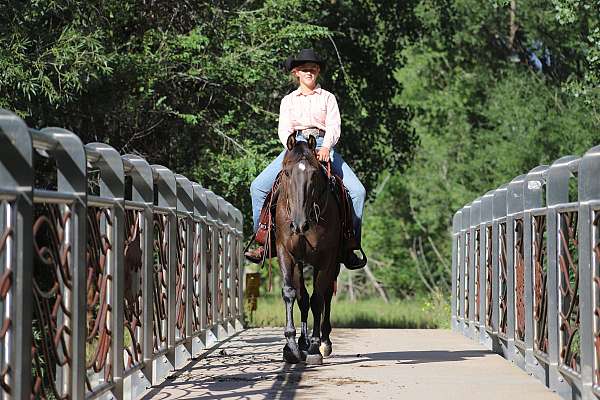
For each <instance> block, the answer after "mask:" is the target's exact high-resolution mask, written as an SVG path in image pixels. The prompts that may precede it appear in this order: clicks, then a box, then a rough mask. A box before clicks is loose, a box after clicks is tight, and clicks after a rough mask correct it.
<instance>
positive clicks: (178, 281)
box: [175, 217, 189, 339]
mask: <svg viewBox="0 0 600 400" xmlns="http://www.w3.org/2000/svg"><path fill="white" fill-rule="evenodd" d="M188 230H189V226H188V221H187V218H185V217H178V218H177V269H176V270H175V272H176V273H175V288H176V289H175V296H176V297H175V298H176V310H177V311H176V312H177V315H176V321H175V327H176V337H177V339H181V338H185V335H186V332H185V328H186V326H185V317H186V292H187V290H188V289H187V287H186V282H185V276H186V272H187V268H188V267H189V266H188V265H186V264H187V262H186V252H187V246H188V244H187V240H186V237H187V235H188Z"/></svg>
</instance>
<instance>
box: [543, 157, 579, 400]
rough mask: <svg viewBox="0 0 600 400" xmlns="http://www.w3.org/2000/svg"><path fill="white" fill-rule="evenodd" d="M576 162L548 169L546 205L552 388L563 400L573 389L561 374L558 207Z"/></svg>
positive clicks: (558, 163)
mask: <svg viewBox="0 0 600 400" xmlns="http://www.w3.org/2000/svg"><path fill="white" fill-rule="evenodd" d="M575 160H577V157H575V156H565V157H562V158H560V159H558V160H556V161H555V162H554V163H553V164H552V165H551V166H550V168H549V169H548V178H547V182H548V183H547V190H546V204H547V208H548V211H547V214H546V215H547V217H546V218H547V221H546V224H547V232H548V358H549V371H548V378H549V386H550V389H552V390H554V391H556V392H557V393H558V394H559V395H560V396H561V397H563V398H568V396H570V395H571V388H570V387H569V385H568V383H567V381H566V380H565V379H564V377H563V376H562V374H561V373H560V372H559V369H558V363H559V353H560V340H559V329H560V321H559V311H558V307H559V301H558V293H559V286H558V280H559V278H558V276H559V274H560V268H559V262H558V254H559V250H558V249H559V242H558V237H559V230H560V223H559V219H558V211H557V207H558V206H559V205H560V204H565V203H568V202H569V179H570V177H571V171H570V169H569V163H571V162H573V161H575Z"/></svg>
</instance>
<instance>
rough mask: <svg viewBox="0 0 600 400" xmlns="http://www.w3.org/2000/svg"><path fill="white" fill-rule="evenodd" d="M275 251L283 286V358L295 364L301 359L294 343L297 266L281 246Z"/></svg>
mask: <svg viewBox="0 0 600 400" xmlns="http://www.w3.org/2000/svg"><path fill="white" fill-rule="evenodd" d="M277 253H278V254H279V265H280V269H281V277H282V280H283V287H282V289H281V297H283V302H284V304H285V330H284V335H285V339H286V345H285V347H284V348H283V360H284V361H285V362H288V363H291V364H296V363H299V362H300V360H301V355H300V349H298V344H297V343H296V328H295V327H294V300H295V299H296V289H295V288H294V286H293V282H292V281H293V274H294V269H295V268H297V267H298V266H296V265H295V264H294V262H293V260H292V257H291V256H290V255H289V253H288V252H287V251H286V250H285V248H284V247H283V246H278V248H277Z"/></svg>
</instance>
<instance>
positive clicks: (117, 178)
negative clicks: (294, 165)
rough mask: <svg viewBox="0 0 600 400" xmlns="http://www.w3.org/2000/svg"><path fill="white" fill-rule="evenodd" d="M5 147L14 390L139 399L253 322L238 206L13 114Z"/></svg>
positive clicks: (7, 363) (0, 214)
mask: <svg viewBox="0 0 600 400" xmlns="http://www.w3.org/2000/svg"><path fill="white" fill-rule="evenodd" d="M0 144H1V145H2V146H3V148H4V149H5V151H3V152H2V154H1V155H0V313H2V321H0V322H1V326H0V397H1V398H8V397H10V398H19V399H21V398H42V399H81V400H83V399H95V398H115V399H123V398H125V397H127V398H140V397H141V396H142V395H143V394H144V392H145V391H146V389H147V388H148V387H149V386H151V385H153V384H157V383H159V382H160V381H162V380H163V379H164V378H165V377H166V376H167V375H168V374H170V373H171V371H172V370H173V369H176V368H180V367H181V366H182V365H185V363H187V362H189V360H190V358H192V357H196V356H198V355H199V354H200V352H201V351H204V350H203V349H205V348H207V347H210V346H211V345H212V343H214V342H215V341H221V340H223V339H224V338H226V337H227V336H229V335H231V334H233V333H234V332H235V331H237V330H239V329H241V328H242V321H243V314H242V313H243V307H241V306H240V307H237V306H236V305H239V304H241V301H242V292H241V290H240V288H241V286H242V285H241V282H242V280H243V267H244V266H243V264H242V263H241V258H236V257H234V252H238V251H239V249H241V242H242V239H243V236H242V222H243V221H242V218H241V213H239V210H237V209H235V208H233V206H231V205H230V204H229V203H227V202H226V201H225V200H223V199H222V198H220V197H218V196H215V195H214V194H212V192H210V191H208V190H206V189H203V188H202V187H201V186H200V185H199V184H197V183H193V182H190V181H189V180H187V179H186V178H185V177H183V176H181V175H175V174H173V173H172V172H171V171H169V170H168V169H167V168H165V167H162V166H159V165H152V166H151V165H150V164H149V163H148V162H147V161H146V160H144V159H143V158H141V157H139V156H135V155H123V156H121V155H120V154H119V153H118V152H117V151H116V150H115V149H113V148H112V147H110V146H108V145H106V144H103V143H90V144H87V145H85V146H84V145H83V144H82V143H81V141H80V139H79V138H78V137H77V135H75V134H73V133H72V132H69V131H67V130H65V129H60V128H46V129H43V130H41V131H38V130H33V129H29V128H28V127H27V126H26V125H25V123H24V122H23V121H21V120H20V119H19V118H18V117H17V116H16V115H14V114H13V113H10V112H8V111H5V110H0ZM34 154H36V156H35V157H34V156H33V155H34ZM34 161H35V163H34ZM34 182H35V184H34ZM36 185H38V186H36ZM192 188H193V190H192ZM126 193H127V194H126ZM207 193H211V196H210V201H211V202H212V203H211V205H210V207H208V203H207V202H208V199H209V196H208V195H206V194H207ZM215 209H216V210H220V209H223V210H226V212H225V213H223V214H219V213H218V212H217V213H215V212H214V210H215ZM234 211H235V213H236V214H235V215H238V216H239V217H236V218H233V217H231V215H233V214H234ZM220 227H224V228H223V233H221V235H223V236H222V237H219V234H218V233H219V229H220ZM225 232H227V233H225ZM219 241H221V243H219ZM223 246H228V247H227V249H223ZM222 250H224V251H225V252H224V253H220V251H222ZM236 254H237V253H236ZM213 266H214V268H213ZM217 273H221V274H222V275H221V276H220V277H219V276H217V275H216V274H217ZM228 282H231V284H228ZM217 283H218V284H217ZM234 288H235V289H234ZM209 296H210V297H209ZM217 301H218V302H219V307H220V308H219V310H218V311H219V312H221V313H222V314H220V315H221V318H219V317H218V316H217V313H216V312H215V311H217V310H216V309H214V307H216V306H217ZM224 318H226V319H227V321H224ZM209 338H210V340H209ZM190 349H191V350H190ZM181 354H185V357H184V356H181ZM174 355H175V356H174ZM126 391H127V392H126Z"/></svg>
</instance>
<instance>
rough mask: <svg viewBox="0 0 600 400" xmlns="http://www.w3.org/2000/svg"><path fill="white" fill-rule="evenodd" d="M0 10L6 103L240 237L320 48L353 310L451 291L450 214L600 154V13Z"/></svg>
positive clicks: (184, 6) (323, 6) (508, 9)
mask: <svg viewBox="0 0 600 400" xmlns="http://www.w3.org/2000/svg"><path fill="white" fill-rule="evenodd" d="M5 3H6V5H4V6H3V7H2V11H3V12H2V13H1V14H0V107H3V108H7V109H10V110H15V111H17V112H18V113H19V114H20V115H21V116H22V117H24V118H25V119H26V120H27V122H28V123H29V124H30V125H31V126H39V127H43V126H49V125H55V126H64V127H67V128H69V129H71V130H73V131H74V132H77V133H78V134H79V135H81V137H82V139H83V140H84V141H85V142H89V141H103V142H107V143H109V144H111V145H112V146H114V147H115V148H117V149H118V150H119V151H121V152H123V153H124V152H130V153H137V154H141V155H142V156H144V157H146V158H148V159H149V160H151V161H152V162H153V163H158V164H164V165H166V166H168V167H170V168H171V169H173V170H176V171H178V172H181V173H184V174H186V175H187V176H190V177H191V178H193V179H195V180H197V181H198V182H200V183H201V184H202V185H203V186H205V187H209V188H211V189H213V190H215V191H216V192H219V193H222V194H223V195H224V196H225V197H227V198H228V199H229V200H230V201H231V202H232V203H234V204H235V205H236V206H238V207H239V208H240V209H242V210H243V211H244V212H245V217H246V218H245V220H246V232H250V201H249V200H250V197H249V192H248V188H249V185H250V182H251V180H252V179H253V178H254V176H256V174H257V173H258V172H259V171H260V170H261V168H263V167H264V166H265V165H266V164H267V163H268V162H269V161H270V160H271V159H272V158H273V157H274V156H275V155H276V154H277V153H278V152H279V151H280V144H279V143H278V140H277V135H276V123H277V112H278V108H279V101H280V99H281V98H282V96H284V95H285V94H286V93H287V92H288V91H290V90H292V89H293V86H292V83H291V81H290V80H289V78H288V77H287V76H286V74H284V73H283V71H282V69H281V63H282V61H283V60H285V58H286V57H287V56H288V55H290V54H293V53H295V52H297V51H298V50H299V49H301V48H304V47H309V46H312V47H315V48H316V49H317V50H318V52H319V53H321V55H322V56H323V57H324V58H325V59H326V60H327V62H328V67H327V70H326V71H325V74H324V75H323V77H322V78H323V79H322V85H323V86H324V87H325V88H327V89H328V90H331V91H332V92H334V93H335V94H336V96H337V98H338V102H339V104H340V108H341V113H342V118H343V127H342V129H343V136H342V140H341V142H340V144H339V150H340V151H341V152H342V153H343V154H344V157H345V159H346V160H347V161H348V162H349V163H350V164H351V165H352V166H353V168H355V170H356V171H357V172H358V174H359V176H360V177H361V178H362V180H363V182H364V183H365V186H366V187H367V189H368V192H369V203H368V204H367V208H366V212H365V215H366V217H365V229H364V236H365V237H364V244H365V248H366V250H367V253H368V254H369V256H370V259H371V263H370V270H369V271H368V272H370V273H372V277H370V276H369V274H367V273H366V272H365V271H361V272H359V273H354V274H353V275H352V276H351V277H349V276H348V275H345V274H346V273H345V272H344V275H343V276H342V277H341V278H340V284H339V290H340V293H342V294H343V295H344V296H347V298H348V299H349V300H352V299H355V298H357V297H361V296H371V295H378V296H382V297H384V296H385V298H386V299H392V301H394V300H393V299H403V298H413V297H415V296H417V297H419V296H421V297H419V298H422V296H427V295H428V296H436V295H437V293H442V294H443V293H447V292H448V287H449V285H450V266H449V257H448V255H449V252H450V241H449V240H448V234H449V226H450V221H451V218H452V214H453V213H454V211H455V210H457V209H458V208H460V207H461V206H462V205H463V204H465V203H467V202H469V201H471V200H472V199H474V198H475V197H477V196H479V195H481V194H482V193H485V192H486V191H488V190H491V189H494V188H496V187H497V186H499V185H501V184H502V183H505V182H507V181H508V180H510V179H511V178H512V177H514V176H516V175H518V174H520V173H523V172H526V171H528V170H529V169H531V168H533V167H535V166H536V165H539V164H543V163H550V162H552V161H553V160H554V159H556V158H558V157H559V156H563V155H566V154H569V153H574V154H581V153H582V152H584V151H585V150H586V149H587V148H589V147H591V146H592V145H594V144H598V143H600V109H599V107H600V103H599V101H598V100H599V96H600V89H599V84H600V0H527V1H524V0H488V1H478V0H404V1H397V0H381V1H376V0H303V1H300V0H246V1H235V0H230V1H225V0H221V1H215V0H212V1H201V0H185V1H180V2H172V1H165V0H156V1H150V2H147V1H145V2H142V1H135V0H119V1H115V0H103V1H75V0H35V1H26V2H22V1H14V0H7V1H6V2H5ZM374 282H377V283H380V284H381V287H379V289H378V288H377V286H376V285H374V284H373V283H374ZM350 283H351V284H350Z"/></svg>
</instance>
